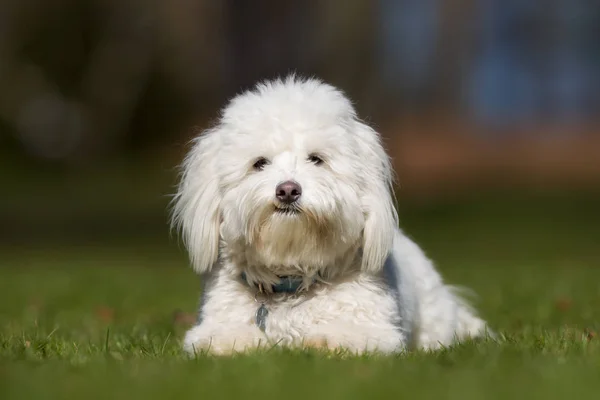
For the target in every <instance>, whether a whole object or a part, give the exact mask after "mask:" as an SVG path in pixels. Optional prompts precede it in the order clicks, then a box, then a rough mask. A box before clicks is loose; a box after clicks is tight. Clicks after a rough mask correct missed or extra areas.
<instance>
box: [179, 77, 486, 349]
mask: <svg viewBox="0 0 600 400" xmlns="http://www.w3.org/2000/svg"><path fill="white" fill-rule="evenodd" d="M173 221H174V223H175V224H176V225H177V226H179V227H180V228H181V229H182V231H183V236H184V239H185V243H186V246H187V248H188V251H189V254H190V257H191V261H192V264H193V266H194V269H195V270H196V271H197V272H198V273H200V274H203V275H204V277H203V279H202V281H203V295H202V298H201V306H200V313H199V321H198V324H197V325H196V326H195V327H193V328H192V329H190V330H189V331H188V332H187V335H186V337H185V340H184V348H185V349H186V350H187V351H189V352H209V353H213V354H230V353H233V352H238V351H244V350H249V349H254V348H258V347H261V346H272V345H276V344H277V345H281V346H288V347H295V346H298V347H319V348H328V349H337V348H340V349H345V350H348V351H351V352H358V353H361V352H364V351H377V352H383V353H391V352H397V351H402V350H405V349H411V348H415V347H416V348H424V349H436V348H439V347H440V346H446V345H450V344H452V343H453V342H454V341H455V340H460V339H465V338H468V337H475V336H480V335H482V334H483V333H484V332H485V330H486V324H485V323H484V321H482V320H481V319H479V318H478V317H477V316H475V314H474V313H473V312H472V311H471V309H470V308H469V307H468V305H467V304H466V303H465V302H464V301H462V299H460V298H459V297H458V296H457V295H456V294H455V293H454V292H453V290H452V288H450V287H449V286H446V285H445V284H444V283H443V282H442V279H441V278H440V275H439V274H438V273H437V272H436V270H435V268H434V266H433V265H432V263H431V262H430V261H429V260H428V259H427V257H426V256H425V255H424V254H423V252H422V251H421V250H420V249H419V247H418V246H417V245H416V244H415V243H413V242H412V241H411V240H410V239H409V238H407V237H406V236H405V235H404V234H403V233H402V232H401V231H400V230H399V229H398V219H397V214H396V211H395V208H394V198H393V194H392V170H391V167H390V160H389V158H388V156H387V155H386V153H385V151H384V149H383V147H382V145H381V143H380V137H379V135H378V134H377V133H376V132H375V131H374V130H373V129H371V128H370V127H368V126H367V125H365V124H363V123H362V122H360V121H359V120H358V119H357V117H356V114H355V111H354V109H353V107H352V105H351V103H350V101H349V100H348V99H347V98H346V97H345V96H344V95H343V94H342V93H341V92H340V91H339V90H337V89H335V88H334V87H332V86H329V85H327V84H324V83H322V82H320V81H318V80H314V79H309V80H300V79H297V78H295V77H290V78H287V79H285V80H284V81H282V80H277V81H272V82H266V83H262V84H259V85H258V86H257V87H256V89H255V90H252V91H249V92H246V93H243V94H241V95H239V96H237V97H235V98H234V99H233V100H231V102H230V103H229V105H228V106H227V107H226V108H225V109H224V111H223V114H222V117H221V118H220V120H219V123H218V125H217V126H215V127H214V128H212V129H210V130H208V131H207V132H204V133H203V134H202V135H200V136H199V137H198V138H196V139H195V141H194V142H193V148H192V149H191V152H190V153H189V155H188V157H187V158H186V159H185V161H184V163H183V175H182V180H181V183H180V186H179V190H178V193H177V195H176V197H175V202H174V214H173Z"/></svg>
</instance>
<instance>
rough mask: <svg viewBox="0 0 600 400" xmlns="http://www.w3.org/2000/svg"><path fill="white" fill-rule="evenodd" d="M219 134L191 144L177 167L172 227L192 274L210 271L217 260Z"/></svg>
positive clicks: (204, 135)
mask: <svg viewBox="0 0 600 400" xmlns="http://www.w3.org/2000/svg"><path fill="white" fill-rule="evenodd" d="M219 140H220V137H219V132H218V129H211V130H208V131H205V132H203V133H202V134H200V135H199V136H198V137H197V138H195V139H194V140H193V141H192V145H193V146H192V149H191V150H190V152H189V153H188V155H187V156H186V158H185V160H184V161H183V164H182V166H181V169H182V175H181V180H180V182H179V187H178V190H177V194H176V195H175V198H174V199H173V213H172V220H171V222H172V226H174V227H176V228H177V229H178V230H180V231H181V233H182V236H183V241H184V243H185V246H186V248H187V250H188V253H189V256H190V260H191V263H192V266H193V267H194V270H195V271H196V272H198V273H204V272H208V271H210V269H211V268H212V265H213V264H214V263H215V262H216V261H217V258H218V256H219V236H220V234H219V230H220V223H221V215H220V214H221V213H220V205H221V198H222V196H221V193H220V190H219V178H218V173H217V171H218V166H217V165H216V162H217V160H218V155H219Z"/></svg>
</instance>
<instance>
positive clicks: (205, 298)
mask: <svg viewBox="0 0 600 400" xmlns="http://www.w3.org/2000/svg"><path fill="white" fill-rule="evenodd" d="M205 279H206V280H205V282H204V285H203V286H204V290H205V292H204V293H203V295H202V304H201V306H200V318H199V320H200V321H199V323H198V325H196V326H194V327H193V328H191V329H190V330H189V331H188V332H187V334H186V335H185V339H184V341H183V348H184V350H186V351H187V352H188V353H190V354H204V353H209V354H217V355H228V354H233V353H236V352H244V351H248V350H253V349H257V348H261V347H264V346H267V337H266V336H265V334H264V333H263V332H262V331H261V330H260V329H259V328H258V327H257V326H256V324H255V317H256V309H257V306H256V302H255V301H254V298H253V296H252V295H251V294H250V293H249V291H248V290H247V289H246V288H245V287H244V286H243V285H241V284H240V283H239V282H237V281H236V280H235V279H234V278H232V276H231V275H230V274H228V273H226V272H225V270H224V269H220V270H218V271H216V272H214V273H212V274H211V275H209V276H206V278H205Z"/></svg>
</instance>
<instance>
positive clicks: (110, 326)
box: [0, 196, 600, 399]
mask: <svg viewBox="0 0 600 400" xmlns="http://www.w3.org/2000/svg"><path fill="white" fill-rule="evenodd" d="M596 204H600V203H598V198H597V197H595V198H585V197H584V198H560V197H552V196H545V197H539V196H538V197H532V198H518V199H507V198H506V197H503V198H502V199H498V200H490V199H481V200H479V201H472V202H462V203H456V204H446V205H430V206H421V207H409V206H406V207H403V208H402V209H401V210H400V214H401V219H402V221H403V226H404V227H405V228H406V231H407V232H408V233H409V234H410V235H411V236H413V237H414V238H415V239H416V240H418V241H419V242H420V243H421V244H422V245H423V246H424V247H425V249H426V250H427V252H428V254H429V255H430V256H431V257H432V258H433V259H434V260H435V261H436V262H437V263H438V265H439V268H440V270H441V271H442V272H443V274H444V276H445V277H446V278H447V280H448V281H449V282H450V283H454V284H460V285H465V286H468V287H470V288H472V289H474V290H475V291H476V292H477V293H478V298H476V299H475V304H476V306H477V308H478V309H479V310H480V311H481V314H482V315H483V316H484V318H485V319H487V320H488V321H489V322H490V324H491V326H492V327H493V328H494V329H495V330H496V331H498V332H499V333H500V339H499V340H498V342H493V341H483V342H475V343H464V344H461V345H457V346H456V347H453V348H449V349H446V350H444V351H441V352H438V353H434V354H423V353H411V354H403V355H397V356H392V357H382V356H369V357H338V356H336V355H331V354H324V353H318V352H314V351H303V352H301V351H296V352H290V351H282V350H279V349H272V350H270V351H263V352H260V353H256V354H251V355H246V356H237V357H234V358H212V357H198V358H196V359H190V358H188V357H187V356H186V355H185V354H183V353H182V351H181V350H180V339H181V336H182V334H183V333H184V331H185V329H186V328H187V326H188V324H189V323H190V321H189V316H190V315H192V314H193V312H194V309H195V307H196V303H197V298H198V293H197V290H198V286H199V285H198V279H197V278H196V276H195V275H194V274H193V273H192V272H191V270H189V269H188V268H186V260H185V255H184V254H183V252H182V251H181V250H180V249H178V246H177V245H176V244H174V243H169V242H168V240H167V233H166V232H165V234H164V240H160V239H159V240H154V241H150V240H149V239H138V240H137V241H133V240H129V241H127V240H124V239H123V240H122V239H119V240H111V241H100V242H95V243H87V244H85V245H84V244H82V243H85V241H83V240H79V241H77V242H75V241H72V242H71V244H65V243H64V241H63V243H62V244H50V242H47V243H46V244H45V245H44V246H35V247H20V248H19V247H10V248H9V247H6V246H5V247H1V248H0V398H1V399H13V398H18V399H34V398H44V399H46V398H57V399H64V398H102V399H113V398H114V399H119V398H124V399H125V398H127V399H130V398H146V399H170V398H192V397H194V398H203V397H202V396H204V398H242V397H243V398H291V399H296V398H298V399H300V398H302V399H306V398H311V399H312V398H329V399H333V398H341V399H345V398H357V399H358V398H371V397H373V398H392V397H400V396H402V397H404V398H414V397H419V398H421V397H422V398H433V397H434V396H435V397H436V398H451V399H452V398H457V399H465V398H474V399H483V398H485V399H490V398H500V399H504V398H525V399H531V398H544V399H548V398H578V397H579V396H587V397H588V398H595V397H597V394H598V393H599V392H600V337H594V333H595V332H597V331H599V330H600V268H599V267H600V265H599V264H600V262H599V260H600V242H599V238H600V215H599V213H598V212H596ZM147 236H148V235H145V236H144V237H147Z"/></svg>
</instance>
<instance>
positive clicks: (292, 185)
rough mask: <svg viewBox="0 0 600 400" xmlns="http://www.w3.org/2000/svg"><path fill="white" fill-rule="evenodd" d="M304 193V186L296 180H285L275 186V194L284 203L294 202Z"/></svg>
mask: <svg viewBox="0 0 600 400" xmlns="http://www.w3.org/2000/svg"><path fill="white" fill-rule="evenodd" d="M301 195H302V188H301V187H300V185H299V184H297V183H296V182H294V181H285V182H283V183H280V184H279V185H277V187H276V188H275V196H277V198H278V199H279V201H281V202H282V203H286V204H292V203H293V202H295V201H296V200H298V199H299V198H300V196H301Z"/></svg>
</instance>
